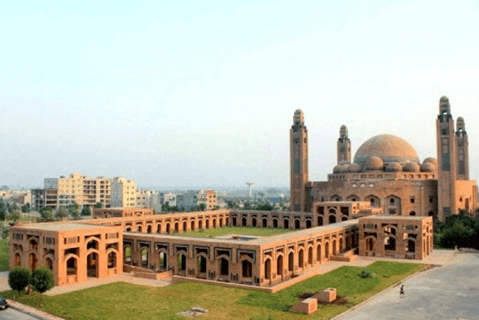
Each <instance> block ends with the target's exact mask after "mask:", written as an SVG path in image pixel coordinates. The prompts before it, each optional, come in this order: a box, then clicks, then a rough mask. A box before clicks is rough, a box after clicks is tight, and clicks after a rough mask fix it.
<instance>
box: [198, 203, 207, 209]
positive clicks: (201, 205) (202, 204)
mask: <svg viewBox="0 0 479 320" xmlns="http://www.w3.org/2000/svg"><path fill="white" fill-rule="evenodd" d="M198 209H199V210H200V211H205V209H206V204H204V203H200V204H199V205H198Z"/></svg>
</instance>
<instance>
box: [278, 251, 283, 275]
mask: <svg viewBox="0 0 479 320" xmlns="http://www.w3.org/2000/svg"><path fill="white" fill-rule="evenodd" d="M276 273H277V274H278V276H282V275H283V256H278V258H277V259H276Z"/></svg>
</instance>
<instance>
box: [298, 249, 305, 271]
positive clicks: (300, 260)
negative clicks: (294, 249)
mask: <svg viewBox="0 0 479 320" xmlns="http://www.w3.org/2000/svg"><path fill="white" fill-rule="evenodd" d="M298 267H300V268H302V267H304V252H303V249H300V250H299V253H298Z"/></svg>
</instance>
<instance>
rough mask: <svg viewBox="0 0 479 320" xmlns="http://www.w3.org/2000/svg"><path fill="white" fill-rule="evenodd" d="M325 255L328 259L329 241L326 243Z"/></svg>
mask: <svg viewBox="0 0 479 320" xmlns="http://www.w3.org/2000/svg"><path fill="white" fill-rule="evenodd" d="M324 257H325V258H326V259H329V242H326V244H325V245H324Z"/></svg>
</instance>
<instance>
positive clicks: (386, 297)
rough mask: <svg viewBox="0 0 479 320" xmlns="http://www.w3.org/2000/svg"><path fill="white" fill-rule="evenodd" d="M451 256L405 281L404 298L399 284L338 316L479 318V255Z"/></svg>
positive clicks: (369, 319)
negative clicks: (400, 294)
mask: <svg viewBox="0 0 479 320" xmlns="http://www.w3.org/2000/svg"><path fill="white" fill-rule="evenodd" d="M441 251H442V250H441ZM441 251H439V250H438V252H441ZM452 259H453V260H448V259H446V261H449V263H448V264H445V265H443V266H442V267H438V268H433V269H431V270H428V271H426V272H421V273H418V274H415V275H414V276H412V277H411V278H409V279H407V280H405V281H403V282H402V284H403V285H404V290H405V297H404V298H400V297H399V287H398V286H396V287H393V288H390V289H388V290H385V291H383V292H381V293H379V294H377V295H376V296H374V297H373V298H371V299H370V300H368V301H367V302H366V303H364V304H362V305H360V306H358V307H356V308H354V309H352V310H349V311H347V312H345V313H343V314H342V315H340V316H338V317H336V318H335V320H363V319H364V320H404V319H425V320H442V319H444V320H451V319H471V320H472V319H479V303H478V301H479V255H478V254H473V253H454V254H453V255H452Z"/></svg>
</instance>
